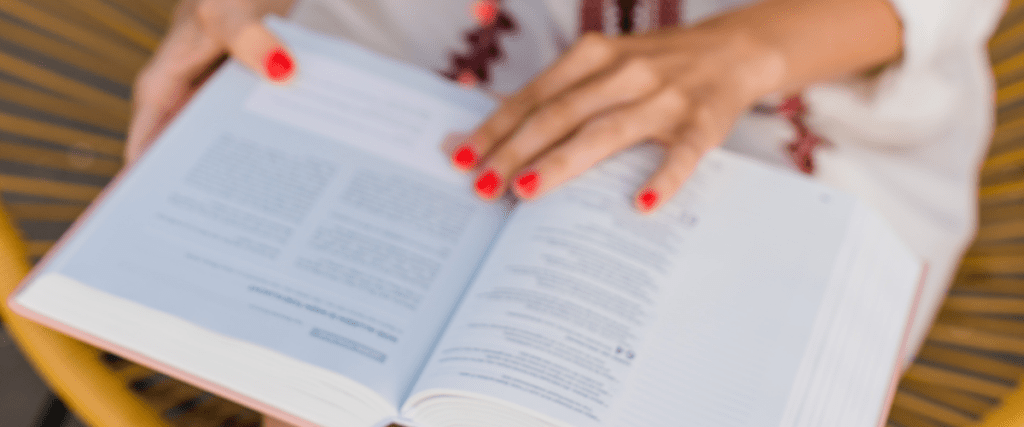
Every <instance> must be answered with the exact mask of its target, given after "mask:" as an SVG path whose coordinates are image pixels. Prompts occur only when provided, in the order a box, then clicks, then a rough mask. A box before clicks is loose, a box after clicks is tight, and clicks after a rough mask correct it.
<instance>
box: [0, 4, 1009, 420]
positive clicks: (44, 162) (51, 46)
mask: <svg viewBox="0 0 1024 427" xmlns="http://www.w3.org/2000/svg"><path fill="white" fill-rule="evenodd" d="M172 3H173V0H31V1H30V0H0V195H2V200H0V296H4V295H7V294H9V293H10V292H11V291H12V290H13V288H14V286H15V285H16V284H17V282H18V281H19V280H20V279H21V278H22V277H23V276H24V275H25V274H26V273H27V271H28V269H29V266H30V265H31V263H33V262H35V261H36V260H38V259H39V257H40V256H42V255H43V254H44V253H45V252H46V250H47V249H48V248H49V247H50V246H51V245H53V243H54V241H55V240H56V239H57V238H58V237H59V235H60V234H61V233H62V232H63V231H64V230H65V229H66V228H67V226H68V225H69V224H70V222H71V221H73V220H74V218H75V217H77V216H78V215H79V214H80V213H81V212H82V210H83V209H84V208H85V206H86V205H87V204H88V203H89V201H90V200H92V198H93V197H95V196H96V195H97V194H98V193H99V191H100V189H101V188H102V186H103V185H104V184H105V183H106V182H107V181H108V180H109V179H110V177H111V176H112V175H113V174H114V173H115V172H116V171H117V170H118V169H119V168H120V166H121V159H120V156H121V150H122V142H121V141H122V139H123V136H124V129H125V126H126V124H127V122H128V118H129V101H128V95H129V88H130V86H131V82H132V79H133V76H134V75H135V73H136V72H137V71H138V69H139V68H140V67H141V66H142V64H143V63H144V62H145V60H146V58H147V56H148V55H149V54H150V52H151V51H152V50H153V49H154V48H155V46H156V45H157V43H158V41H159V39H160V36H161V33H162V31H163V28H164V27H165V25H166V24H167V22H168V19H169V16H170V9H171V7H172ZM990 51H991V55H992V60H993V66H994V69H995V71H996V75H997V80H998V84H999V92H998V96H997V108H998V124H997V130H996V133H995V136H994V138H993V141H992V148H991V152H990V154H989V157H988V160H987V162H986V164H985V168H984V172H983V175H982V184H981V192H980V194H981V197H980V214H981V228H980V230H979V233H978V237H977V240H976V242H975V244H974V246H973V247H972V249H971V250H970V252H969V253H968V254H967V256H966V257H965V258H964V260H963V263H962V267H961V270H960V273H959V277H958V279H957V281H956V283H955V285H954V287H953V289H952V291H951V292H950V295H949V297H948V299H947V301H946V303H945V305H944V307H943V310H942V312H941V314H940V316H939V318H938V320H937V322H936V324H935V326H934V327H933V329H932V331H931V332H930V335H929V337H928V340H927V342H926V344H925V346H924V348H923V350H922V351H921V353H920V355H919V356H918V358H917V360H916V361H915V362H914V364H913V365H912V366H911V367H910V368H909V370H908V371H907V372H906V375H905V376H904V378H903V379H902V381H901V383H900V387H899V390H898V392H897V395H896V398H895V401H894V404H893V408H892V412H891V416H890V418H889V423H888V425H889V426H891V427H943V426H984V427H997V426H999V427H1004V426H1005V427H1008V426H1021V425H1024V386H1022V385H1021V381H1020V380H1021V378H1022V374H1024V0H1013V1H1012V2H1011V5H1010V8H1009V10H1008V11H1007V13H1006V16H1005V18H1004V21H1003V23H1002V25H1001V26H1000V28H999V30H998V32H997V34H996V36H995V37H993V39H992V41H991V43H990ZM0 315H2V317H3V321H4V324H5V327H6V328H7V329H8V330H9V331H10V333H11V334H12V335H13V337H14V338H15V340H16V341H17V343H18V344H19V346H20V347H21V349H22V350H23V351H24V353H25V354H26V355H27V357H28V358H29V359H30V361H31V362H32V363H33V364H34V366H35V367H36V369H37V370H38V371H39V373H40V374H41V375H42V376H43V377H44V378H45V380H46V381H47V383H48V384H49V385H50V386H51V387H52V388H53V390H54V391H55V392H56V393H57V394H58V395H59V396H60V397H61V398H62V399H63V401H64V402H65V403H66V404H67V405H68V406H69V407H70V408H71V410H72V411H73V412H75V413H76V414H77V415H78V416H79V417H80V418H81V419H82V420H83V421H85V422H86V423H88V424H89V425H93V426H131V427H149V426H172V425H181V426H186V425H187V426H211V427H212V426H251V425H256V424H258V423H259V415H258V414H256V413H254V412H253V411H251V410H248V409H246V408H243V407H241V406H238V405H236V404H233V403H230V402H227V401H224V400H222V399H220V398H217V397H216V396H212V395H210V394H208V393H205V392H203V391H202V390H198V389H196V388H194V387H191V386H188V385H185V384H181V383H179V382H177V381H174V380H172V379H169V378H167V377H165V376H163V375H160V374H159V373H155V372H152V371H150V370H148V369H146V368H143V367H140V366H138V365H135V364H132V363H130V362H127V361H124V360H122V359H120V358H117V357H115V356H112V355H108V354H104V353H103V352H100V351H98V350H96V349H94V348H91V347H89V346H86V345H84V344H81V343H79V342H76V341H74V340H71V339H69V338H66V337H64V336H62V335H59V334H56V333H54V332H51V331H49V330H47V329H45V328H42V327H40V326H36V325H34V324H32V323H29V322H27V321H25V320H23V319H20V318H18V317H17V316H15V315H13V314H12V313H10V312H9V311H8V310H7V309H6V307H4V308H0Z"/></svg>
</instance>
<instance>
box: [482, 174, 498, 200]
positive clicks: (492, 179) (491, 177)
mask: <svg viewBox="0 0 1024 427" xmlns="http://www.w3.org/2000/svg"><path fill="white" fill-rule="evenodd" d="M500 186H501V177H500V176H498V172H496V171H495V170H494V169H488V170H487V172H484V173H483V174H481V175H480V177H479V178H477V179H476V191H477V192H478V193H480V195H481V196H484V198H488V199H490V198H492V197H494V196H495V194H496V193H497V192H498V187H500Z"/></svg>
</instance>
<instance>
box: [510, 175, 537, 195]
mask: <svg viewBox="0 0 1024 427" xmlns="http://www.w3.org/2000/svg"><path fill="white" fill-rule="evenodd" d="M538 188H540V175H538V174H537V172H536V171H528V172H524V173H522V174H520V175H519V177H518V178H516V189H518V190H519V194H521V195H523V196H525V197H533V195H534V194H536V193H537V189H538Z"/></svg>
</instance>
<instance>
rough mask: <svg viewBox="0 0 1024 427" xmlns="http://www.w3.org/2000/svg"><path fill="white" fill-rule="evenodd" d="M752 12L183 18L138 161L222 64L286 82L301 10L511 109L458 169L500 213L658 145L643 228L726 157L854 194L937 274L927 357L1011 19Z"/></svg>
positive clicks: (349, 7)
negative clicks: (289, 27)
mask: <svg viewBox="0 0 1024 427" xmlns="http://www.w3.org/2000/svg"><path fill="white" fill-rule="evenodd" d="M746 3H748V1H745V0H686V1H685V2H684V1H682V0H643V1H641V0H632V1H625V0H575V1H567V0H534V1H527V0H522V1H511V0H504V1H503V2H499V1H497V0H445V1H411V0H383V1H371V0H305V1H300V2H299V3H298V4H293V0H185V1H183V2H182V4H181V5H179V7H178V10H177V14H176V15H175V21H174V25H173V26H172V29H171V31H170V32H169V33H168V36H167V39H166V40H165V41H164V44H163V45H162V46H161V48H160V50H159V51H158V52H157V54H156V56H155V57H154V59H153V60H152V62H151V63H150V64H149V66H148V67H147V68H146V70H145V71H144V72H143V74H142V76H141V77H140V79H139V81H138V83H137V86H136V92H135V95H136V115H135V118H134V119H133V122H132V126H131V130H130V133H129V145H128V151H127V154H128V157H129V159H134V158H135V157H137V156H138V155H139V153H140V152H141V151H142V150H143V149H144V147H145V146H146V145H147V144H148V141H150V140H151V139H152V138H153V137H154V135H155V134H156V133H157V132H158V131H159V130H160V128H161V127H162V126H163V125H164V124H165V123H166V122H167V120H168V119H169V118H170V117H171V116H173V114H174V113H175V112H176V111H177V109H178V108H180V106H181V105H182V104H183V102H184V101H185V100H186V99H187V98H188V97H189V96H190V95H191V93H192V91H193V90H194V83H195V82H196V80H197V79H198V78H200V77H201V76H203V75H204V74H205V73H206V72H207V71H208V70H209V69H210V68H211V67H212V66H214V65H215V64H216V63H217V61H218V59H219V58H221V57H222V55H223V54H224V53H229V54H231V55H233V56H235V57H236V58H238V59H239V60H240V61H242V62H243V63H245V64H247V65H248V66H250V67H251V68H252V69H253V70H254V71H255V72H257V73H259V74H261V75H263V76H265V77H266V78H268V79H270V80H277V81H287V79H288V78H289V77H290V76H291V75H293V74H294V73H295V72H296V69H297V67H301V66H302V64H295V63H294V62H293V61H292V60H291V58H290V56H289V54H288V52H287V48H286V47H285V46H282V45H281V44H280V42H278V41H277V40H276V39H275V38H274V37H273V36H272V35H271V34H270V33H269V32H268V31H267V30H266V29H264V28H263V27H262V26H261V24H260V17H262V16H263V15H264V14H266V13H278V14H282V15H284V14H288V13H289V11H290V13H291V17H292V19H294V20H296V21H298V22H301V23H304V24H305V25H308V26H310V27H313V28H315V29H318V30H321V31H325V32H329V33H335V34H338V35H342V36H345V37H349V38H351V39H354V40H355V41H357V42H360V43H362V44H365V45H367V46H369V47H371V48H374V49H376V50H378V51H381V52H383V53H385V54H388V55H391V56H393V57H397V58H400V59H403V60H405V61H408V62H412V63H415V64H419V65H422V66H426V67H429V68H432V69H435V70H439V71H440V72H442V73H444V74H445V75H447V76H449V77H451V78H453V79H456V80H458V81H460V82H462V83H463V84H467V85H474V84H480V85H483V86H484V87H486V88H487V89H489V90H493V91H496V92H503V93H510V94H511V95H510V96H509V97H508V98H506V99H505V100H504V102H503V103H502V104H501V106H500V107H499V109H498V110H497V111H496V112H495V113H494V114H493V115H492V116H491V117H490V118H489V119H487V120H486V122H485V123H484V124H483V125H482V126H481V127H480V128H479V129H477V130H476V132H474V133H473V134H472V135H469V136H467V137H465V138H464V139H462V140H461V141H460V144H458V145H457V146H456V148H455V149H454V150H453V152H452V157H453V164H454V165H455V166H456V167H458V168H461V169H464V170H466V171H467V172H470V173H473V174H475V178H474V179H475V180H476V189H477V191H478V193H479V195H480V196H481V197H483V198H485V199H491V198H495V197H498V196H499V195H501V194H503V193H504V192H505V191H506V190H511V191H512V192H514V193H515V194H516V195H517V196H519V197H521V198H525V199H531V198H536V197H542V196H543V194H544V193H545V192H547V191H549V190H550V189H552V188H554V187H555V186H557V185H558V184H560V183H562V182H564V181H565V180H567V179H570V178H571V177H573V176H575V175H577V174H579V173H581V172H582V171H584V170H585V169H587V168H588V167H590V166H591V165H593V164H594V163H596V162H597V161H599V160H601V159H603V158H605V157H607V156H608V155H610V154H612V153H614V152H616V151H619V150H621V149H622V148H625V147H627V146H630V145H632V144H636V143H638V142H641V141H645V140H655V141H658V142H661V143H662V144H664V145H665V147H666V150H665V156H664V161H663V164H662V166H661V168H659V169H658V170H657V171H655V172H654V173H653V174H652V175H651V176H650V178H649V180H648V182H647V183H646V185H644V186H643V187H641V188H639V189H637V193H636V197H635V204H636V207H637V209H639V210H641V211H651V210H654V209H657V207H658V206H659V205H660V204H661V203H662V202H663V201H665V200H666V199H667V198H669V197H671V196H672V195H673V194H674V193H675V192H676V191H677V189H678V188H679V187H680V186H681V185H682V184H683V183H684V182H685V180H686V178H687V176H688V175H689V174H690V172H691V171H692V170H693V168H694V165H695V164H696V162H697V161H698V160H699V159H700V157H701V156H702V155H703V153H704V152H706V151H707V150H708V149H710V148H712V147H715V146H719V145H723V144H724V145H725V146H727V147H731V148H733V149H735V150H737V151H741V152H744V153H747V154H749V155H752V156H755V157H759V158H761V159H762V160H764V161H767V162H770V163H775V164H777V165H780V166H783V167H789V168H793V169H798V170H801V171H803V172H806V173H810V174H812V175H813V176H814V177H815V178H817V179H820V180H822V181H824V182H827V183H829V184H831V185H833V186H836V187H839V188H843V189H846V190H847V191H850V192H852V193H854V194H857V195H858V196H860V197H861V198H862V199H864V200H865V201H866V202H868V203H869V204H871V205H873V206H874V207H875V208H876V209H878V210H880V211H881V212H882V213H883V215H884V216H886V218H887V219H888V220H889V222H890V223H891V224H892V225H893V226H894V228H895V229H896V230H897V232H898V233H899V234H900V235H901V236H902V237H903V238H904V239H905V240H906V241H907V242H908V243H909V244H910V246H911V247H912V248H913V249H914V250H915V251H916V252H917V253H918V254H919V255H920V256H921V257H922V258H923V259H924V260H926V261H927V263H928V274H927V276H926V279H925V286H924V293H923V295H922V297H921V300H920V303H919V308H920V309H919V310H918V311H917V316H916V318H915V319H914V320H913V323H912V331H911V339H912V341H911V345H912V346H914V347H913V348H917V346H919V345H920V343H921V341H922V340H923V338H924V336H925V334H926V332H927V330H928V327H929V325H930V323H931V320H932V317H933V316H934V314H935V312H936V310H937V309H938V306H939V304H940V302H941V300H942V297H943V295H944V294H945V291H946V289H947V287H948V285H949V283H950V280H951V277H952V275H953V273H954V271H955V268H956V264H957V262H958V261H959V259H960V257H961V255H962V253H963V251H964V250H965V249H966V246H967V244H968V243H969V241H970V238H971V236H972V234H973V232H974V229H975V227H976V218H975V216H976V214H975V208H974V206H975V203H976V198H977V196H976V189H977V174H978V170H979V167H980V163H981V161H982V159H983V155H984V152H985V148H986V143H987V141H988V138H989V134H990V131H991V121H992V112H991V103H992V101H991V100H992V93H993V87H992V86H993V83H992V81H991V76H990V72H989V70H988V68H987V64H988V61H987V55H986V51H985V42H986V40H987V39H988V37H989V35H990V33H991V31H992V30H993V28H994V27H995V24H996V22H997V20H998V18H999V16H1000V13H1001V11H1002V7H1003V4H1002V2H997V1H989V2H978V1H976V0H941V1H935V0H834V1H820V0H818V1H815V0H764V1H761V2H755V3H753V4H751V5H746ZM581 33H586V34H585V35H584V36H579V34H581ZM627 33H631V35H630V34H627ZM602 34H603V35H602ZM467 40H468V41H469V43H467ZM794 95H799V96H794ZM909 354H913V351H911V352H909Z"/></svg>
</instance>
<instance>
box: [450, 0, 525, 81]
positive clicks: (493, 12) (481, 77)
mask: <svg viewBox="0 0 1024 427" xmlns="http://www.w3.org/2000/svg"><path fill="white" fill-rule="evenodd" d="M471 10H472V13H473V14H474V18H476V19H477V22H479V23H480V24H481V25H480V26H479V27H477V28H475V29H473V30H471V31H469V32H467V33H466V36H465V37H466V41H467V42H468V43H469V52H467V53H465V54H458V53H453V54H452V55H451V61H450V65H449V66H448V70H447V71H444V72H442V73H441V74H442V75H444V76H445V77H447V78H449V79H451V80H455V81H457V82H459V83H460V84H462V85H464V86H475V85H476V84H478V83H487V82H489V81H490V77H491V76H490V72H489V69H488V68H489V66H490V63H491V62H494V61H495V60H498V59H501V57H502V56H503V55H504V52H502V51H501V46H499V45H498V37H499V36H501V33H505V32H514V31H516V24H515V22H514V21H513V20H512V17H510V16H509V15H508V14H506V13H505V11H504V10H502V8H501V4H500V3H499V2H498V0H477V2H476V3H474V4H473V7H472V9H471Z"/></svg>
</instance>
